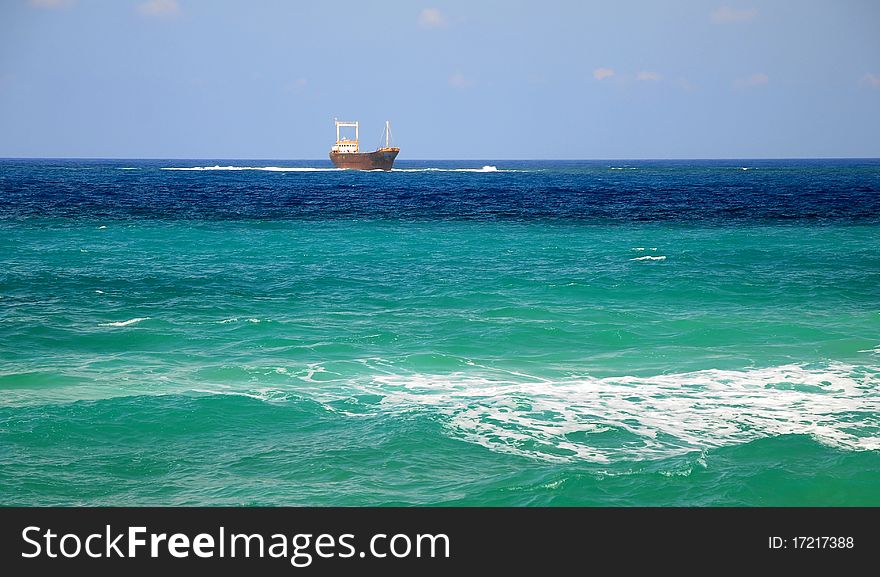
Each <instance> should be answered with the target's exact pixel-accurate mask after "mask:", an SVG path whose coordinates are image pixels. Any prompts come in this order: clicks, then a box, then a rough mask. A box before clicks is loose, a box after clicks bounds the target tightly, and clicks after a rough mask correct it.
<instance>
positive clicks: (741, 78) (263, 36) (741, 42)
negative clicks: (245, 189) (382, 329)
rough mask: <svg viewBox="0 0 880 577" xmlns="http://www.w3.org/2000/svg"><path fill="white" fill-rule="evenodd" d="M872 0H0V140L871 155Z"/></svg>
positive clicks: (115, 151) (72, 149) (166, 149)
mask: <svg viewBox="0 0 880 577" xmlns="http://www.w3.org/2000/svg"><path fill="white" fill-rule="evenodd" d="M878 25H880V2H876V1H874V0H862V1H857V0H850V1H847V0H836V1H810V0H806V1H793V0H792V1H780V0H777V1H760V0H755V1H748V0H743V1H742V2H740V1H738V0H730V1H727V0H722V1H720V2H713V1H711V0H702V1H700V0H693V1H684V0H682V1H672V0H670V1H659V0H656V1H654V0H647V1H635V0H632V1H627V0H620V1H615V2H607V1H605V2H588V1H568V2H566V1H561V0H560V1H556V0H545V1H542V2H535V1H534V0H532V1H527V2H519V1H489V0H484V1H480V0H469V1H439V0H438V1H431V2H426V3H422V2H419V1H416V0H407V1H404V0H400V1H378V0H377V1H365V0H359V1H348V0H334V1H333V2H318V1H315V2H305V1H282V0H278V1H270V0H253V1H243V0H242V1H236V2H233V1H222V0H130V1H128V0H0V156H27V157H30V156H34V157H40V156H52V157H123V158H125V157H136V158H152V157H159V158H271V159H300V158H303V159H309V158H326V153H327V151H328V150H329V147H330V145H331V144H332V141H333V140H334V136H335V133H334V127H333V119H334V117H339V118H340V119H352V120H359V121H360V122H361V127H362V130H361V140H362V147H363V148H373V147H374V146H375V145H376V144H378V142H379V139H380V133H381V131H382V127H383V123H384V121H385V120H386V119H389V120H391V121H392V127H393V129H394V136H395V142H396V144H398V145H399V146H400V147H401V148H402V152H401V155H400V158H401V159H406V158H410V159H437V158H471V159H503V158H509V159H514V158H743V157H748V158H761V157H771V158H772V157H880V29H878Z"/></svg>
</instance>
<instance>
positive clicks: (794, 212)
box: [0, 159, 880, 506]
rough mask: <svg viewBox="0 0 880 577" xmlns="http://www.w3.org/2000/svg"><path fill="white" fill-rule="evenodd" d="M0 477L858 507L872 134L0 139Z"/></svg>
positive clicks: (423, 501)
mask: <svg viewBox="0 0 880 577" xmlns="http://www.w3.org/2000/svg"><path fill="white" fill-rule="evenodd" d="M0 504H3V505H138V506H140V505H144V506H146V505H316V506H337V505H340V506H360V505H380V506H385V505H437V506H444V505H456V506H771V505H779V506H805V505H818V506H831V505H842V506H866V505H873V506H878V505H880V160H859V159H853V160H705V161H691V160H687V161H684V160H683V161H649V160H643V161H608V160H602V161H502V160H484V161H407V160H401V161H398V162H397V163H396V165H395V169H394V170H393V171H391V172H381V171H379V172H357V171H344V170H336V169H333V168H331V165H330V163H329V162H328V161H326V160H321V161H301V162H291V161H282V160H266V161H259V160H52V159H39V160H37V159H34V160H25V159H5V160H0Z"/></svg>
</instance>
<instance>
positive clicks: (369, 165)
mask: <svg viewBox="0 0 880 577" xmlns="http://www.w3.org/2000/svg"><path fill="white" fill-rule="evenodd" d="M399 152H400V149H399V148H380V149H379V150H376V151H375V152H335V151H334V152H331V153H330V161H331V162H332V163H333V166H335V167H336V168H350V169H353V170H391V167H392V166H393V165H394V159H395V158H397V154H398V153H399Z"/></svg>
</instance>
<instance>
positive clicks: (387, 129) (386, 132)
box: [385, 120, 391, 148]
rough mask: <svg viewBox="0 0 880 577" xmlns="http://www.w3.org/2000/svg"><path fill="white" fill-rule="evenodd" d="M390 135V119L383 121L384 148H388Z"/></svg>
mask: <svg viewBox="0 0 880 577" xmlns="http://www.w3.org/2000/svg"><path fill="white" fill-rule="evenodd" d="M390 136H391V121H390V120H386V121H385V148H388V140H389V138H390Z"/></svg>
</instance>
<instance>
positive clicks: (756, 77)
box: [736, 72, 770, 88]
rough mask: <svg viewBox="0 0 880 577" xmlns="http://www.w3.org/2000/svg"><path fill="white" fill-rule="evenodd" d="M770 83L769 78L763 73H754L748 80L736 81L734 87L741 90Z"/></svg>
mask: <svg viewBox="0 0 880 577" xmlns="http://www.w3.org/2000/svg"><path fill="white" fill-rule="evenodd" d="M768 82H770V77H769V76H767V75H766V74H764V73H763V72H755V73H754V74H752V75H751V76H749V77H748V78H740V79H739V80H737V81H736V85H737V86H739V87H741V88H751V87H753V86H763V85H765V84H767V83H768Z"/></svg>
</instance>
